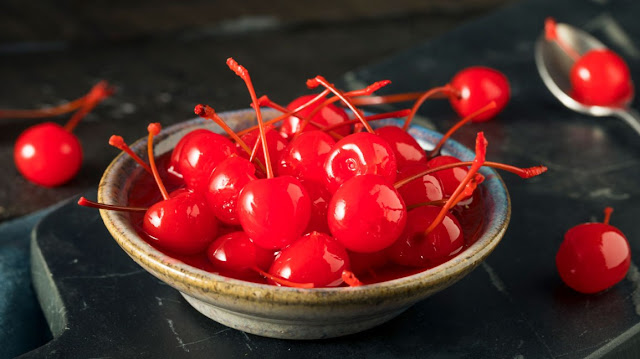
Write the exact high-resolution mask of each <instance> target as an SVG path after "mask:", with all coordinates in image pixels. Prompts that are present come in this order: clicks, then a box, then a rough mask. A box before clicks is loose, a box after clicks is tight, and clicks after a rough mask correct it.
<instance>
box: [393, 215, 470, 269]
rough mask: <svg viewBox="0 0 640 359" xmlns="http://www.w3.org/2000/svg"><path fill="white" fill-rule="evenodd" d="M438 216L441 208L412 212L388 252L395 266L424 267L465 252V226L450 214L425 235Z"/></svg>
mask: <svg viewBox="0 0 640 359" xmlns="http://www.w3.org/2000/svg"><path fill="white" fill-rule="evenodd" d="M438 213H440V207H436V206H422V207H418V208H415V209H413V210H411V211H409V213H408V216H407V225H406V226H405V229H404V231H403V232H402V234H401V235H400V238H398V240H397V241H396V242H395V243H394V244H393V245H392V246H391V247H390V248H389V249H388V250H387V253H388V254H389V258H390V259H391V260H392V261H393V262H394V263H396V264H400V265H404V266H410V267H422V268H425V267H430V266H434V265H438V264H440V263H443V262H445V261H447V260H449V259H450V258H451V257H453V256H455V255H456V254H458V253H459V252H460V251H461V250H462V248H463V247H464V236H463V235H462V227H461V226H460V223H458V220H457V219H456V217H455V216H453V215H452V214H451V213H447V214H446V215H445V217H444V218H443V220H442V222H440V224H438V225H437V226H436V227H435V228H434V229H433V230H432V231H431V232H429V233H428V234H425V232H426V230H427V228H429V226H430V225H431V224H432V223H433V221H434V220H435V219H436V217H437V216H438Z"/></svg>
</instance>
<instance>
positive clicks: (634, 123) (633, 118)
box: [615, 108, 640, 135]
mask: <svg viewBox="0 0 640 359" xmlns="http://www.w3.org/2000/svg"><path fill="white" fill-rule="evenodd" d="M615 114H616V116H618V117H619V118H621V119H623V120H624V121H625V122H626V123H628V124H629V126H631V127H633V129H634V130H636V132H637V133H638V134H639V135H640V113H638V111H636V110H634V109H631V108H625V109H622V110H619V111H616V112H615Z"/></svg>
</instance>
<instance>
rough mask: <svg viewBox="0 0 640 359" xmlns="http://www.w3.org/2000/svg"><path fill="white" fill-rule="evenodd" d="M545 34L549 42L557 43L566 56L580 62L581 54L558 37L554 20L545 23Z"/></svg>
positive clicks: (548, 19) (550, 19) (547, 20)
mask: <svg viewBox="0 0 640 359" xmlns="http://www.w3.org/2000/svg"><path fill="white" fill-rule="evenodd" d="M544 34H545V38H546V39H547V41H555V43H556V44H558V46H560V48H561V49H562V51H564V52H565V54H567V55H568V56H569V57H571V58H572V59H573V61H578V60H579V59H580V57H581V56H580V54H579V53H578V52H577V51H576V50H575V49H574V48H572V47H571V46H569V45H568V44H567V43H566V42H564V40H562V39H561V38H560V37H559V36H558V31H557V23H556V20H555V19H554V18H552V17H548V18H547V19H546V20H545V21H544Z"/></svg>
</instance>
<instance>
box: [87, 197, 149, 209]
mask: <svg viewBox="0 0 640 359" xmlns="http://www.w3.org/2000/svg"><path fill="white" fill-rule="evenodd" d="M78 204H79V205H81V206H84V207H90V208H97V209H107V210H110V211H121V212H146V211H147V210H148V208H142V207H125V206H115V205H111V204H104V203H98V202H93V201H90V200H88V199H86V198H84V197H80V199H79V200H78Z"/></svg>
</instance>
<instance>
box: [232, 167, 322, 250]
mask: <svg viewBox="0 0 640 359" xmlns="http://www.w3.org/2000/svg"><path fill="white" fill-rule="evenodd" d="M237 210H238V216H239V218H240V223H241V225H242V228H243V229H244V231H245V232H247V234H248V235H249V238H251V240H253V241H254V243H255V244H257V245H258V246H260V247H262V248H266V249H280V248H283V247H285V246H287V245H289V244H290V243H291V242H293V241H294V240H296V239H298V238H299V237H300V236H301V235H302V233H303V231H304V230H305V228H307V224H308V223H309V218H310V215H311V201H310V198H309V195H308V194H307V191H306V190H305V189H304V187H303V185H302V183H300V181H298V180H297V179H295V178H293V177H291V176H282V177H275V178H265V179H257V180H255V181H252V182H250V183H248V184H247V185H246V186H245V187H244V189H243V190H242V192H240V196H239V197H238V208H237Z"/></svg>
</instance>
